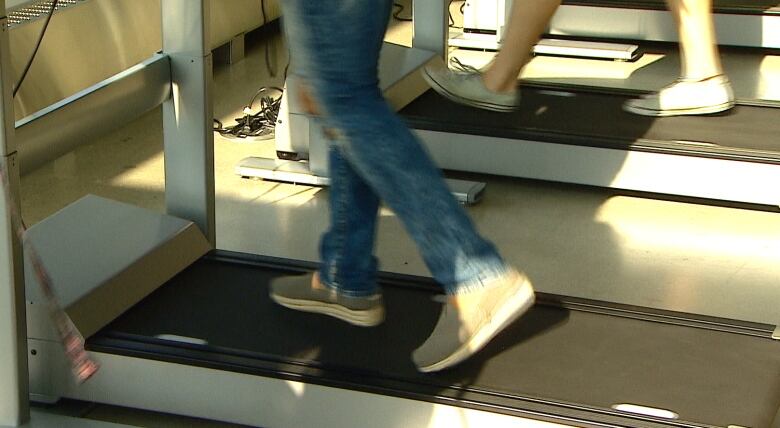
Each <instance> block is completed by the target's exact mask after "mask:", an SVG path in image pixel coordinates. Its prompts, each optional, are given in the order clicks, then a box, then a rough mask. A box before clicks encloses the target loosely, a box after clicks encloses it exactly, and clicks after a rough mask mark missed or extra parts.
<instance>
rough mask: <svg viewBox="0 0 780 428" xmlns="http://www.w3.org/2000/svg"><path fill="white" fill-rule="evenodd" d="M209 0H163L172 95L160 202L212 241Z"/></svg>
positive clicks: (166, 109) (165, 130) (165, 127)
mask: <svg viewBox="0 0 780 428" xmlns="http://www.w3.org/2000/svg"><path fill="white" fill-rule="evenodd" d="M209 3H210V1H209V0H163V1H162V38H163V52H165V53H166V54H168V56H169V57H170V59H171V84H172V91H171V93H172V96H171V98H170V99H169V100H167V101H166V102H165V103H163V138H164V142H165V203H166V207H167V210H168V213H169V214H172V215H175V216H178V217H182V218H186V219H189V220H192V221H194V222H195V223H196V224H197V225H198V226H200V228H201V231H203V233H204V234H205V235H206V238H207V239H208V240H209V241H210V242H211V243H212V245H214V244H215V230H214V229H215V226H214V135H213V131H212V121H213V119H214V116H213V107H212V104H211V102H212V101H211V86H212V56H211V50H210V49H209V41H210V37H209Z"/></svg>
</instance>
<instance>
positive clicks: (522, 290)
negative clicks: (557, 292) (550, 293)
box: [412, 270, 535, 372]
mask: <svg viewBox="0 0 780 428" xmlns="http://www.w3.org/2000/svg"><path fill="white" fill-rule="evenodd" d="M472 293H474V297H475V298H477V299H479V300H478V304H476V305H472V306H471V307H472V309H470V310H469V309H467V310H460V309H459V308H456V307H455V306H453V305H452V303H450V302H449V301H448V302H447V303H446V304H445V305H444V308H443V309H442V313H441V316H440V317H439V322H438V323H437V324H436V327H435V328H434V329H433V333H431V336H430V337H429V338H428V340H426V341H425V343H423V344H422V346H420V347H419V348H418V349H417V350H415V351H414V353H413V354H412V359H413V360H414V363H415V364H416V365H417V368H418V370H420V371H421V372H434V371H438V370H442V369H445V368H447V367H451V366H454V365H455V364H458V363H460V362H462V361H464V360H466V359H467V358H469V357H470V356H472V355H474V354H475V353H477V352H478V351H479V350H480V349H482V348H483V347H484V346H485V345H487V343H488V342H489V341H490V340H491V339H492V338H493V337H495V336H496V335H497V334H498V333H499V332H501V330H503V329H504V328H505V327H507V326H508V325H510V324H511V323H512V322H513V321H514V320H516V319H517V318H518V317H520V315H522V314H523V313H525V312H526V311H527V310H528V309H530V308H531V306H533V304H534V300H535V297H534V289H533V287H532V286H531V282H530V281H529V280H528V277H526V276H525V275H524V274H522V273H519V272H517V271H514V270H511V271H509V272H508V273H506V274H504V275H503V276H501V277H499V278H497V279H495V280H494V281H493V283H492V284H488V285H487V286H486V287H485V288H484V289H482V290H478V291H474V292H472Z"/></svg>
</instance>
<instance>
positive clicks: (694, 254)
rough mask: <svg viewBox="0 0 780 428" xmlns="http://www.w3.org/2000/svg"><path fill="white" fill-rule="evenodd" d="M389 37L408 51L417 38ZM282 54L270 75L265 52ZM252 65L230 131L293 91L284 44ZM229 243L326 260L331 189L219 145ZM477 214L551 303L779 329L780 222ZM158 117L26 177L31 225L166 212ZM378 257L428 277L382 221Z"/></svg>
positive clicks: (511, 191)
mask: <svg viewBox="0 0 780 428" xmlns="http://www.w3.org/2000/svg"><path fill="white" fill-rule="evenodd" d="M388 37H389V38H390V39H392V40H395V41H400V42H406V43H408V40H409V30H408V27H404V26H396V27H395V28H394V29H391V31H390V33H389V36H388ZM266 48H268V49H271V55H270V57H271V58H272V62H273V64H272V68H273V69H275V70H277V72H276V76H270V75H269V73H268V71H267V70H266V65H265V60H264V49H266ZM247 49H248V52H247V57H246V59H245V60H244V61H242V62H240V63H237V64H235V65H233V66H225V65H220V66H217V67H216V68H215V91H216V93H215V108H214V111H215V115H216V117H217V118H219V119H220V120H222V121H223V122H231V121H232V118H234V117H235V116H237V115H238V112H239V111H240V110H241V108H242V106H243V104H244V103H245V102H247V101H248V99H249V98H250V97H251V96H252V95H253V94H254V92H255V91H256V90H257V89H258V88H259V87H261V86H279V85H281V84H282V80H281V76H280V72H279V71H280V70H281V69H282V68H283V67H284V64H285V63H286V51H285V49H284V46H283V43H282V40H281V37H280V35H279V34H275V33H271V34H267V33H266V34H261V35H254V36H252V37H251V38H250V40H248V41H247ZM215 151H216V187H217V235H218V242H217V243H218V247H219V248H222V249H228V250H234V251H244V252H251V253H259V254H265V255H272V256H279V257H289V258H299V259H306V260H316V259H317V252H316V247H317V238H318V236H319V234H320V233H322V231H323V230H324V229H325V227H326V226H327V203H326V202H327V201H326V197H327V190H324V189H319V188H312V187H307V186H296V185H291V184H280V183H270V182H261V181H251V180H245V179H242V178H240V177H238V176H236V175H235V174H234V172H233V167H234V165H235V164H236V162H238V161H239V160H240V159H242V158H243V157H246V156H250V155H262V156H272V155H273V153H274V147H273V142H272V141H267V142H261V143H241V142H236V141H231V140H225V139H222V138H217V140H216V142H215ZM455 175H457V176H461V177H467V178H475V179H479V180H480V181H485V182H487V183H488V193H487V195H486V198H485V200H484V201H483V202H482V203H481V204H479V205H477V206H474V207H471V208H469V212H470V214H471V216H472V217H473V218H474V220H475V222H476V223H477V225H478V227H479V228H480V230H481V231H482V232H483V233H484V234H485V235H486V236H487V237H488V238H490V239H491V240H493V241H494V242H495V243H496V244H497V245H498V247H499V248H501V250H502V252H503V254H504V255H505V257H506V258H507V259H508V260H509V261H511V262H512V263H513V264H516V265H518V266H520V267H522V268H523V269H525V270H527V271H528V273H529V274H530V276H531V277H532V279H533V280H534V282H535V284H536V286H537V288H538V289H539V290H540V291H544V292H549V293H558V294H565V295H574V296H579V297H586V298H592V299H602V300H609V301H615V302H621V303H629V304H637V305H643V306H653V307H660V308H665V309H671V310H681V311H689V312H695V313H701V314H707V315H716V316H723V317H732V318H737V319H743V320H749V321H756V322H763V323H772V324H775V323H777V322H778V321H780V314H778V312H777V309H776V307H777V305H776V304H775V302H777V301H780V284H778V282H777V278H778V277H780V263H779V262H780V215H778V213H777V210H771V209H768V210H749V209H740V208H730V207H725V206H716V205H703V204H698V203H691V202H684V201H671V200H658V199H648V198H646V197H641V196H637V195H630V194H620V193H619V192H613V191H606V190H603V189H595V188H585V187H580V186H573V185H564V184H555V183H547V182H538V181H531V180H522V179H512V178H503V177H492V176H481V177H472V176H468V175H463V174H455ZM163 186H164V180H163V158H162V130H161V121H160V112H159V110H157V111H153V112H151V113H149V114H147V115H145V116H144V117H142V118H140V119H139V120H137V121H135V122H133V123H130V124H128V125H126V126H124V127H122V128H120V129H117V130H116V131H114V132H112V133H110V134H109V135H105V136H103V137H101V138H99V139H97V140H95V141H93V142H90V143H88V144H85V145H83V146H81V147H80V148H78V149H77V150H75V151H74V152H73V153H70V154H68V155H66V156H63V157H62V158H60V159H58V160H56V161H54V162H52V163H51V164H49V165H46V166H44V167H43V168H41V169H39V170H36V171H34V172H32V173H30V174H28V175H26V176H24V177H23V179H22V205H23V212H24V216H25V218H26V220H27V221H28V222H29V223H35V222H37V221H39V220H41V219H42V218H45V217H46V216H48V215H50V214H52V213H53V212H55V211H56V210H58V209H60V208H61V207H63V206H65V205H66V204H68V203H70V202H72V201H74V200H76V199H78V198H79V197H81V196H82V195H85V194H88V193H94V194H98V195H101V196H105V197H109V198H112V199H117V200H121V201H126V202H130V203H134V204H137V205H140V206H143V207H147V208H150V209H153V210H159V211H161V210H163V209H164V200H163ZM377 255H378V257H379V258H380V260H381V264H382V268H383V269H384V270H387V271H392V272H400V273H409V274H419V275H427V270H426V268H425V266H424V264H423V262H422V260H421V258H420V256H419V254H418V253H417V250H416V249H415V247H414V245H413V243H412V242H411V241H410V240H409V238H408V237H407V236H406V235H405V234H404V233H403V228H402V226H401V224H400V223H399V221H398V219H397V218H396V217H395V216H394V215H393V213H392V212H390V211H387V210H383V211H382V219H381V222H380V226H379V237H378V248H377ZM49 410H51V411H54V412H62V413H65V414H70V415H79V416H84V417H87V418H95V419H100V420H107V421H115V422H123V423H129V424H134V425H139V426H149V427H152V426H165V427H178V426H182V427H183V426H198V427H200V426H202V427H207V426H208V427H210V426H214V427H216V426H231V425H227V424H221V423H215V422H209V421H201V420H193V419H189V418H179V417H172V416H168V415H161V414H157V413H149V412H142V411H136V410H131V409H123V408H118V407H111V406H103V405H93V404H90V403H81V402H72V401H66V402H63V403H60V404H59V405H57V406H55V407H53V408H50V409H49Z"/></svg>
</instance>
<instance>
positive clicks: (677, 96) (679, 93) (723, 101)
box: [623, 74, 734, 117]
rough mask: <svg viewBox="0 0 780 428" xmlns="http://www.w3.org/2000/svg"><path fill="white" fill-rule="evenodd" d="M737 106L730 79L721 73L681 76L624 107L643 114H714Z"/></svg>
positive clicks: (661, 115)
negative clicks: (700, 76) (689, 76)
mask: <svg viewBox="0 0 780 428" xmlns="http://www.w3.org/2000/svg"><path fill="white" fill-rule="evenodd" d="M732 107H734V92H733V91H732V89H731V83H729V79H728V78H727V77H726V76H724V75H722V74H719V75H717V76H713V77H709V78H707V79H703V80H685V79H681V80H678V81H676V82H674V83H672V84H671V85H669V86H667V87H665V88H663V89H661V90H660V91H659V92H656V93H653V94H649V95H645V96H643V97H642V98H637V99H633V100H629V101H627V102H626V103H625V104H623V109H624V110H626V111H627V112H630V113H634V114H640V115H643V116H656V117H665V116H682V115H696V114H713V113H720V112H722V111H726V110H728V109H730V108H732Z"/></svg>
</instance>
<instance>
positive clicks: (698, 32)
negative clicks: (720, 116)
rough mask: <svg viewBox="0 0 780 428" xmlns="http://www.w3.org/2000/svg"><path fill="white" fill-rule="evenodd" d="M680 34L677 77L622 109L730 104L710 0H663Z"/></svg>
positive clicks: (697, 110) (677, 111)
mask: <svg viewBox="0 0 780 428" xmlns="http://www.w3.org/2000/svg"><path fill="white" fill-rule="evenodd" d="M666 3H667V5H668V7H669V10H670V12H671V13H672V16H674V19H675V22H676V23H677V30H678V34H679V37H680V68H681V69H680V78H679V79H678V80H677V81H676V82H674V83H672V84H671V85H669V86H667V87H665V88H663V89H661V90H660V91H659V92H657V93H654V94H650V95H647V96H644V97H642V98H639V99H636V100H631V101H629V102H627V103H626V105H625V109H626V110H627V111H629V112H631V113H636V114H641V115H646V116H676V115H691V114H711V113H718V112H721V111H724V110H728V109H730V108H731V107H733V106H734V94H733V92H732V90H731V84H730V83H729V80H728V78H727V77H726V76H725V75H724V74H723V68H722V66H721V63H720V54H719V52H718V44H717V41H716V37H715V25H714V23H713V19H712V0H667V1H666Z"/></svg>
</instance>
